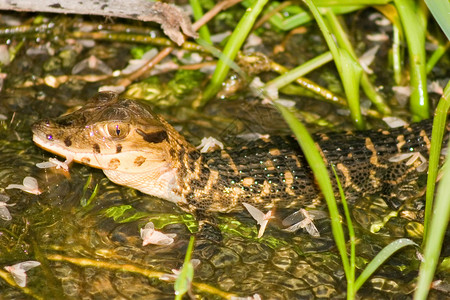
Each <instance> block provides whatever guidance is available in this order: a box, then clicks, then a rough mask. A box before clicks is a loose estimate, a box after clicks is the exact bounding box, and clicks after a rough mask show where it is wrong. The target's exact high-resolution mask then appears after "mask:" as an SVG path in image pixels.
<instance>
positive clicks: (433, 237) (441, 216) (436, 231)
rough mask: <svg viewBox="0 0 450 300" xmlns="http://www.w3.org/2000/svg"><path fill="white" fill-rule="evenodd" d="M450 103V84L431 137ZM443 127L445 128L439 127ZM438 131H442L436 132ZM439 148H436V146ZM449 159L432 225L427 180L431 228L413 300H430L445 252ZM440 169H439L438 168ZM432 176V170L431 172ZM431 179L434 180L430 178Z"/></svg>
mask: <svg viewBox="0 0 450 300" xmlns="http://www.w3.org/2000/svg"><path fill="white" fill-rule="evenodd" d="M441 102H445V104H442V105H441ZM449 103H450V83H448V84H447V86H446V87H445V90H444V95H443V96H442V98H441V101H440V102H439V105H438V109H440V110H439V113H436V117H435V120H434V123H433V135H432V137H434V133H435V127H439V126H434V125H435V124H437V122H441V121H442V120H439V121H437V120H436V119H438V118H439V119H442V118H443V115H445V117H446V116H447V111H448V108H449V107H450V105H449ZM441 125H442V124H441ZM440 127H442V126H440ZM436 130H439V131H440V129H436ZM434 143H436V144H438V141H436V142H434V140H432V146H431V147H432V149H433V146H434V145H433V144H434ZM436 147H437V146H436ZM431 154H432V155H433V152H431ZM439 154H440V153H439V152H438V153H437V154H435V155H439ZM449 157H450V156H449V155H447V158H446V163H445V165H446V167H445V168H444V172H443V176H442V179H441V181H440V183H439V186H438V190H437V194H436V200H435V206H434V209H433V214H432V218H431V220H430V221H428V220H429V218H430V217H431V213H429V212H428V211H427V210H431V208H432V207H431V206H432V205H431V204H429V203H428V199H429V198H432V197H433V193H432V192H431V191H433V190H434V182H435V181H432V183H430V177H431V176H430V174H429V176H428V184H427V203H426V205H427V207H426V213H429V215H428V216H427V215H426V217H427V219H426V221H427V223H426V224H428V223H429V224H430V225H429V229H427V227H428V226H426V227H425V228H426V229H427V230H426V235H425V237H424V239H425V241H424V242H425V250H424V261H423V262H422V263H421V264H420V270H419V279H418V281H417V290H416V292H415V293H414V299H416V300H421V299H427V296H428V292H429V289H430V284H431V282H432V281H433V276H434V272H435V270H436V266H437V263H438V260H439V255H440V253H441V248H442V243H443V241H444V235H445V231H446V229H447V226H448V222H449V221H450V193H449V192H448V186H450V168H449V167H448V164H449V162H450V158H449ZM431 158H432V157H431V156H430V168H431V164H432V163H433V164H435V163H436V162H435V161H433V162H432V161H431ZM436 169H437V167H436ZM430 173H431V170H430ZM433 176H434V180H435V175H433ZM431 179H432V178H431ZM431 185H433V188H432V190H431V191H430V190H428V188H429V187H430V186H431Z"/></svg>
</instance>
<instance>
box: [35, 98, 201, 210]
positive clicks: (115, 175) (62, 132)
mask: <svg viewBox="0 0 450 300" xmlns="http://www.w3.org/2000/svg"><path fill="white" fill-rule="evenodd" d="M32 131H33V141H34V142H35V143H36V144H37V145H38V146H40V147H42V148H44V149H45V150H48V151H50V152H53V153H55V154H57V155H60V156H63V157H66V158H67V159H73V160H74V161H75V162H78V163H82V164H85V165H89V166H91V167H94V168H99V169H102V170H103V171H104V173H105V174H106V176H108V178H109V179H110V180H111V181H113V182H115V183H117V184H121V185H126V186H129V187H133V188H136V189H138V190H140V191H142V192H144V193H147V194H150V195H154V196H157V197H160V198H163V199H166V200H170V201H174V202H179V201H183V199H181V198H182V196H181V195H180V194H179V193H178V192H177V188H178V187H177V182H178V178H177V169H178V164H179V162H177V159H176V158H177V154H176V153H177V152H178V151H180V150H181V149H183V153H184V152H185V151H196V150H195V148H194V147H193V146H192V145H191V144H189V143H188V142H187V141H186V140H185V139H184V138H183V137H182V136H181V135H180V134H179V133H178V132H177V131H176V130H175V129H174V128H173V127H172V126H170V125H169V124H168V123H167V122H165V121H164V120H163V119H161V118H160V117H158V116H157V115H156V114H154V113H153V112H152V111H151V109H150V108H149V107H148V106H147V105H146V104H144V103H142V102H138V101H135V100H129V99H122V98H119V96H118V95H117V94H116V93H113V92H103V93H100V94H98V95H97V96H95V97H94V98H92V99H91V100H90V101H89V102H88V103H87V104H86V105H85V106H84V107H82V108H80V109H79V110H77V111H74V112H72V113H70V114H66V115H63V116H61V117H59V118H57V119H54V120H42V121H39V122H37V123H35V124H34V125H33V127H32Z"/></svg>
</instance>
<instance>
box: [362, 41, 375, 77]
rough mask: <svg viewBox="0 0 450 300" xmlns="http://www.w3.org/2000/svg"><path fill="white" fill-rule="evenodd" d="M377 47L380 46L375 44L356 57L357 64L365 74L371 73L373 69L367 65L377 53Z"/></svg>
mask: <svg viewBox="0 0 450 300" xmlns="http://www.w3.org/2000/svg"><path fill="white" fill-rule="evenodd" d="M379 48H380V46H379V45H376V46H374V47H372V48H370V49H369V50H367V51H366V52H364V53H363V55H361V56H360V57H359V58H358V61H359V64H360V65H361V67H362V68H363V69H364V71H365V72H366V73H367V74H373V71H372V69H371V68H370V67H369V66H370V64H371V63H372V62H373V60H374V59H375V54H377V52H378V49H379Z"/></svg>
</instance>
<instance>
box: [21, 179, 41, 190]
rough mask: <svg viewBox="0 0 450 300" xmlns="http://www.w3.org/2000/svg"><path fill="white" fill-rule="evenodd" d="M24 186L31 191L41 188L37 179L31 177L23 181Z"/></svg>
mask: <svg viewBox="0 0 450 300" xmlns="http://www.w3.org/2000/svg"><path fill="white" fill-rule="evenodd" d="M23 186H24V187H26V188H27V189H29V190H35V189H38V188H39V186H38V182H37V180H36V178H34V177H31V176H27V177H25V178H24V179H23Z"/></svg>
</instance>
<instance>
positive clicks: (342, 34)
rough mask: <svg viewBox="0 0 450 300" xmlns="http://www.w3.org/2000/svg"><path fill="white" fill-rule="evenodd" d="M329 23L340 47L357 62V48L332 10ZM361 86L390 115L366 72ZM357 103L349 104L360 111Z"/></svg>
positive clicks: (378, 106) (383, 111) (328, 16)
mask: <svg viewBox="0 0 450 300" xmlns="http://www.w3.org/2000/svg"><path fill="white" fill-rule="evenodd" d="M325 16H326V18H327V21H328V23H329V24H330V28H331V29H332V30H333V34H334V36H335V37H336V40H337V42H338V44H339V46H340V47H342V48H344V49H345V50H347V52H348V53H349V54H350V55H351V56H352V58H353V59H354V61H355V62H358V57H357V56H356V53H355V50H354V49H353V46H352V44H351V42H350V40H349V39H348V35H347V32H346V31H345V30H344V28H343V26H342V25H341V22H339V20H338V18H337V17H336V15H335V14H334V13H333V11H332V10H328V11H327V13H326V14H325ZM361 87H362V89H363V91H364V93H365V94H366V96H367V98H369V100H370V101H371V102H372V103H373V104H374V105H375V107H376V108H377V110H378V111H379V112H380V113H381V114H382V115H390V114H391V113H392V112H391V109H390V108H389V106H388V105H387V103H386V101H385V100H384V99H383V97H382V96H381V95H380V94H379V93H378V92H377V91H376V89H375V87H374V86H373V84H372V83H371V82H370V80H369V76H367V74H366V73H365V72H362V75H361ZM358 100H359V99H358ZM355 102H356V103H349V106H351V107H354V108H353V109H354V110H355V113H356V111H359V101H355Z"/></svg>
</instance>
